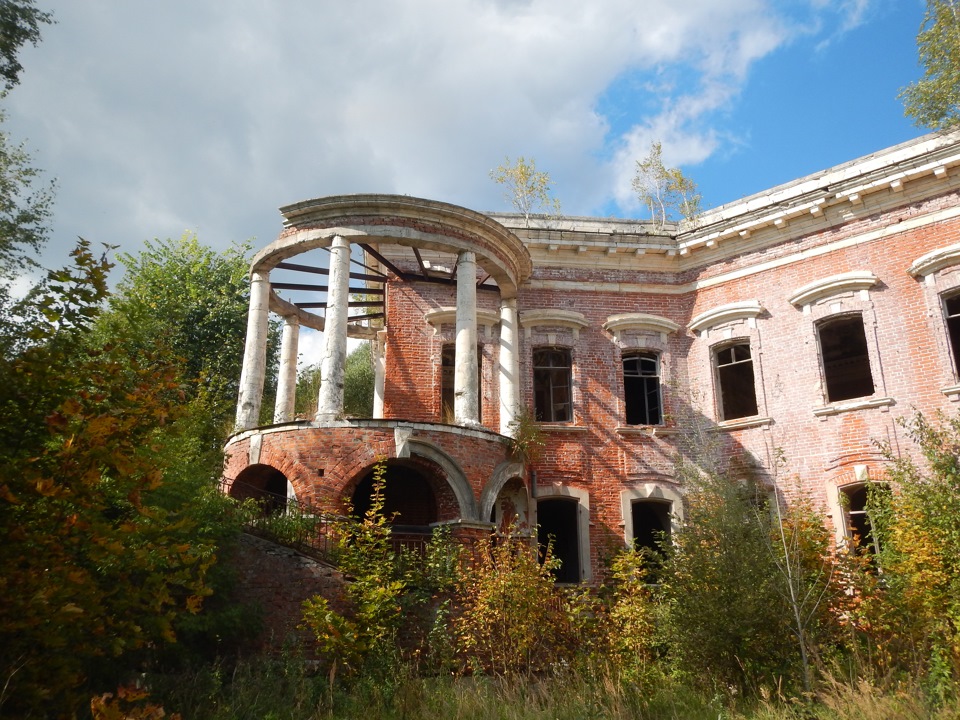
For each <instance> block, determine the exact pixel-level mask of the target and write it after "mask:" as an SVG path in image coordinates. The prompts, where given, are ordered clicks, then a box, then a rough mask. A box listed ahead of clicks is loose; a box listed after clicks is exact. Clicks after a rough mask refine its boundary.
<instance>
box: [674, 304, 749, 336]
mask: <svg viewBox="0 0 960 720" xmlns="http://www.w3.org/2000/svg"><path fill="white" fill-rule="evenodd" d="M762 312H763V305H761V304H760V301H759V300H741V301H739V302H732V303H727V304H725V305H720V306H718V307H715V308H711V309H710V310H707V311H706V312H702V313H700V314H699V315H697V316H696V317H695V318H693V319H692V320H691V321H690V323H689V324H688V325H687V327H688V328H689V329H690V330H691V331H693V332H695V333H697V334H698V335H700V337H705V336H707V335H708V334H709V333H710V329H711V328H714V327H716V326H718V325H724V324H726V323H732V322H737V321H740V320H746V321H747V325H748V326H749V327H751V328H755V327H756V326H757V324H756V318H757V316H758V315H760V314H761V313H762Z"/></svg>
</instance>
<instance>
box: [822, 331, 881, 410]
mask: <svg viewBox="0 0 960 720" xmlns="http://www.w3.org/2000/svg"><path fill="white" fill-rule="evenodd" d="M817 335H818V337H819V340H820V354H821V358H822V361H823V377H824V381H825V383H826V386H827V402H838V401H840V400H850V399H852V398H858V397H864V396H866V395H873V391H874V385H873V373H872V372H871V370H870V353H869V352H868V350H867V336H866V333H865V331H864V329H863V319H862V318H861V317H860V316H859V315H855V316H852V317H841V318H837V319H834V320H828V321H826V322H823V323H820V325H818V326H817Z"/></svg>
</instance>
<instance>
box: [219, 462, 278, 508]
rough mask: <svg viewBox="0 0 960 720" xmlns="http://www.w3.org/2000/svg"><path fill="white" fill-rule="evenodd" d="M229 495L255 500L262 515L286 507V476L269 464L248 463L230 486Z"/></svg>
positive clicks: (240, 498)
mask: <svg viewBox="0 0 960 720" xmlns="http://www.w3.org/2000/svg"><path fill="white" fill-rule="evenodd" d="M230 497H232V498H236V499H237V500H248V499H252V500H256V501H257V503H259V505H260V507H261V508H262V509H263V513H264V515H269V514H272V513H276V512H282V511H283V510H285V509H286V507H287V476H286V475H284V474H283V473H282V472H280V471H279V470H277V469H276V468H275V467H272V466H270V465H260V464H257V465H249V466H247V467H246V468H244V469H243V471H242V472H241V473H240V474H239V475H237V479H236V480H234V481H233V484H232V485H231V486H230Z"/></svg>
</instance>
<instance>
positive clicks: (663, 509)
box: [630, 500, 670, 552]
mask: <svg viewBox="0 0 960 720" xmlns="http://www.w3.org/2000/svg"><path fill="white" fill-rule="evenodd" d="M630 516H631V519H632V520H633V547H634V549H636V550H643V549H644V548H646V549H648V550H651V551H653V552H659V551H660V545H661V543H662V542H663V541H664V540H666V539H668V538H669V537H670V503H669V502H662V501H659V500H635V501H634V502H633V504H632V505H631V506H630Z"/></svg>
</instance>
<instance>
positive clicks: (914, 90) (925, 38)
mask: <svg viewBox="0 0 960 720" xmlns="http://www.w3.org/2000/svg"><path fill="white" fill-rule="evenodd" d="M917 50H918V53H919V55H920V64H921V65H922V66H923V77H922V78H921V79H920V80H918V81H916V82H914V83H911V84H910V85H908V86H907V87H905V88H903V89H902V90H901V91H900V99H901V100H903V102H904V105H905V107H906V114H907V117H911V118H913V120H914V122H915V123H916V124H917V125H920V126H922V127H930V128H936V129H940V128H946V127H950V126H952V125H956V124H957V122H958V121H960V8H958V5H957V2H956V0H927V11H926V14H925V15H924V19H923V24H922V25H921V26H920V32H919V34H918V35H917Z"/></svg>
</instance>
